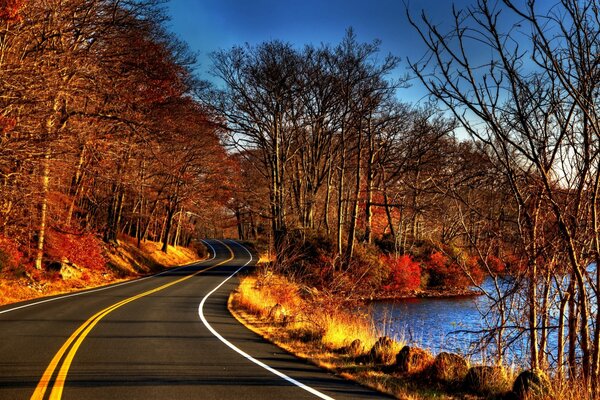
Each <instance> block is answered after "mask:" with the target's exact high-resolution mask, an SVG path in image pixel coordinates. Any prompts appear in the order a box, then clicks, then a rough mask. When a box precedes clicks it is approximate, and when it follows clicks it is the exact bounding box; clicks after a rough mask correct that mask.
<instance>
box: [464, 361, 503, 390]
mask: <svg viewBox="0 0 600 400" xmlns="http://www.w3.org/2000/svg"><path fill="white" fill-rule="evenodd" d="M465 386H466V387H467V389H468V390H471V391H473V392H476V393H480V394H492V393H501V392H507V391H509V390H510V384H509V382H508V379H507V377H506V372H505V371H504V369H503V368H502V367H498V366H494V367H490V366H485V365H484V366H476V367H471V368H470V369H469V371H468V372H467V375H466V376H465Z"/></svg>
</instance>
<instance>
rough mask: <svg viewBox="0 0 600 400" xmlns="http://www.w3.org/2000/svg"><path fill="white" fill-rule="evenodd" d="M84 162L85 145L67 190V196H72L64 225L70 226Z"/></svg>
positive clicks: (80, 152)
mask: <svg viewBox="0 0 600 400" xmlns="http://www.w3.org/2000/svg"><path fill="white" fill-rule="evenodd" d="M84 161H85V145H82V146H81V150H80V151H79V161H78V162H77V167H76V169H75V176H74V177H73V180H72V182H71V188H70V190H69V194H70V195H71V196H72V199H71V202H70V204H69V210H68V211H67V218H66V220H65V225H66V226H70V225H71V219H72V217H73V211H74V209H75V203H76V202H77V197H78V196H79V193H80V191H81V182H82V181H83V163H84Z"/></svg>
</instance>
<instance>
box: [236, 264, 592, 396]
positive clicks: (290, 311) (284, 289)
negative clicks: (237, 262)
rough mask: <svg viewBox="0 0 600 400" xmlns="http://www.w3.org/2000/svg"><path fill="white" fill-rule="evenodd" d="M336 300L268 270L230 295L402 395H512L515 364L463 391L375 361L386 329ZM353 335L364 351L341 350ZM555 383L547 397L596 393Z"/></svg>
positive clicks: (258, 320) (239, 306)
mask: <svg viewBox="0 0 600 400" xmlns="http://www.w3.org/2000/svg"><path fill="white" fill-rule="evenodd" d="M333 303H334V300H333V299H330V298H324V296H323V294H319V293H315V292H313V291H311V290H308V289H306V288H300V287H299V286H298V285H296V284H295V283H293V282H290V281H289V280H287V279H285V278H283V277H281V276H273V275H265V274H263V275H259V276H247V277H244V278H242V280H241V282H240V286H239V288H238V290H237V291H235V292H234V293H233V294H232V296H230V298H229V309H230V311H231V313H232V314H233V315H234V316H235V317H236V318H237V319H238V320H240V322H242V323H243V324H245V325H246V326H247V327H248V328H250V329H251V330H253V331H255V332H256V333H258V334H260V335H262V336H263V337H265V338H266V339H268V340H270V341H271V342H273V343H275V344H277V345H278V346H280V347H281V348H283V349H285V350H287V351H288V352H290V353H293V354H295V355H296V356H298V357H300V358H303V359H306V360H308V361H310V362H312V363H313V364H315V365H317V366H320V367H322V368H326V369H329V370H331V371H332V372H335V373H337V374H338V375H340V376H342V377H344V378H346V379H350V380H353V381H356V382H358V383H360V384H362V385H365V386H368V387H371V388H373V389H375V390H378V391H380V392H383V393H387V394H391V395H393V396H395V397H396V398H399V399H411V400H424V399H448V400H451V399H468V400H475V399H483V398H487V399H493V400H501V399H512V398H513V397H511V395H510V394H509V393H508V392H509V391H510V390H511V388H512V382H514V380H515V378H516V376H517V375H518V371H516V370H515V368H514V367H513V368H505V369H503V370H502V374H500V375H501V376H499V377H498V378H493V377H490V376H488V377H486V378H485V379H484V383H485V388H483V389H485V390H483V391H482V392H480V394H476V393H475V392H470V393H467V392H464V389H463V388H462V385H461V384H460V383H457V382H451V383H444V382H441V381H436V380H435V379H432V378H431V376H430V375H429V372H430V371H427V370H425V371H423V373H417V374H406V373H399V372H398V371H397V370H396V369H395V368H394V367H391V366H386V365H381V364H379V365H376V364H373V362H371V361H370V360H369V357H368V354H369V350H370V349H371V348H372V346H373V344H374V343H375V342H376V341H377V339H378V337H379V336H381V335H382V332H377V331H376V330H375V329H374V328H373V326H372V325H370V324H369V322H368V321H367V320H366V319H364V318H361V316H360V315H358V316H357V315H354V314H350V313H348V312H344V311H342V310H339V309H337V308H336V307H335V305H334V304H333ZM274 310H277V315H274V314H275V313H274V312H273V311H274ZM354 339H360V341H361V343H362V346H361V349H360V351H359V352H358V353H359V354H350V353H349V352H347V351H339V349H340V348H343V347H346V346H349V344H350V343H351V342H352V341H353V340H354ZM402 347H403V343H399V342H395V343H394V345H393V348H392V349H391V350H389V351H390V352H391V353H393V354H397V353H398V352H399V351H400V350H401V348H402ZM467 362H468V360H467ZM553 386H554V392H553V393H552V394H551V395H548V396H546V397H544V400H554V399H565V400H580V399H592V398H594V396H592V394H591V393H590V392H589V390H588V389H586V387H585V385H583V384H579V383H578V382H569V383H568V384H567V383H565V382H563V383H562V384H560V383H558V382H554V383H553Z"/></svg>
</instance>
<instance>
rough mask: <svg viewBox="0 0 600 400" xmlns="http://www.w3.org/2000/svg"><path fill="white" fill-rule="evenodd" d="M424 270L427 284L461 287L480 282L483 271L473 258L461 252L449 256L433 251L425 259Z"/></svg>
mask: <svg viewBox="0 0 600 400" xmlns="http://www.w3.org/2000/svg"><path fill="white" fill-rule="evenodd" d="M425 270H426V271H427V274H428V286H431V287H455V288H463V287H468V286H471V285H472V284H473V282H476V283H481V281H482V280H483V273H482V271H481V269H480V267H479V265H478V263H477V261H476V259H475V258H472V257H467V256H465V255H462V254H454V255H452V256H449V255H447V254H444V253H442V252H441V251H434V252H432V253H431V255H430V256H429V259H428V260H427V263H426V266H425Z"/></svg>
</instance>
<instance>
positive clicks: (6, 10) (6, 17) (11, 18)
mask: <svg viewBox="0 0 600 400" xmlns="http://www.w3.org/2000/svg"><path fill="white" fill-rule="evenodd" d="M24 3H25V0H0V19H1V20H3V21H6V22H18V21H20V20H21V16H20V15H19V11H21V8H22V7H23V4H24Z"/></svg>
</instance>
